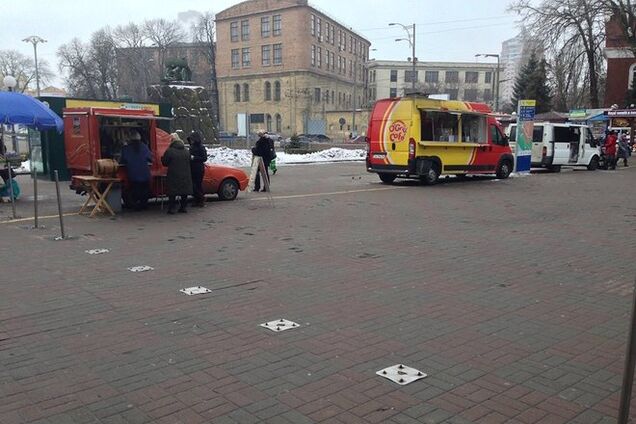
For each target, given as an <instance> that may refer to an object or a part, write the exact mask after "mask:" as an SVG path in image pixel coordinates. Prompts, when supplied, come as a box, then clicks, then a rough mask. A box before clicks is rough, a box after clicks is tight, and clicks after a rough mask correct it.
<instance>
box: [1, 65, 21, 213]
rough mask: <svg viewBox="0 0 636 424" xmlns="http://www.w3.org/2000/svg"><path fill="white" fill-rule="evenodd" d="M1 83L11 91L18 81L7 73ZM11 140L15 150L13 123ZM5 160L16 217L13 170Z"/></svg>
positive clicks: (12, 205)
mask: <svg viewBox="0 0 636 424" xmlns="http://www.w3.org/2000/svg"><path fill="white" fill-rule="evenodd" d="M2 83H3V84H4V86H5V87H7V89H8V90H9V91H13V89H14V88H15V86H16V85H17V84H18V81H17V80H16V79H15V78H14V77H12V76H11V75H7V76H5V77H4V79H3V80H2ZM0 141H2V143H3V144H4V139H3V140H0ZM11 142H12V144H13V151H14V152H17V151H18V146H17V140H16V138H15V127H14V126H13V124H11ZM3 147H4V146H3ZM3 150H4V149H3ZM5 160H6V167H7V171H8V173H9V197H11V211H12V213H13V219H16V218H17V215H16V212H15V197H14V195H13V176H12V175H11V174H12V172H13V171H12V170H11V162H9V159H8V158H7V157H6V156H5Z"/></svg>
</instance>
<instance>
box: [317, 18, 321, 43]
mask: <svg viewBox="0 0 636 424" xmlns="http://www.w3.org/2000/svg"><path fill="white" fill-rule="evenodd" d="M316 37H318V41H322V23H321V21H320V18H316Z"/></svg>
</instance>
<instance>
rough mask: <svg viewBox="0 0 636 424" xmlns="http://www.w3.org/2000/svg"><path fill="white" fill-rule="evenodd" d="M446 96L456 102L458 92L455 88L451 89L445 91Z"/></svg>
mask: <svg viewBox="0 0 636 424" xmlns="http://www.w3.org/2000/svg"><path fill="white" fill-rule="evenodd" d="M446 94H448V98H449V99H450V100H457V96H458V94H459V90H458V89H456V88H451V89H448V90H446Z"/></svg>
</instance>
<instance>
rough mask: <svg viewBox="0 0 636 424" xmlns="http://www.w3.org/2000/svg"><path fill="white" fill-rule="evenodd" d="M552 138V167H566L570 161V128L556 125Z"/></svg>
mask: <svg viewBox="0 0 636 424" xmlns="http://www.w3.org/2000/svg"><path fill="white" fill-rule="evenodd" d="M552 136H553V137H552V140H551V142H552V143H551V144H552V149H553V154H552V165H566V164H567V163H568V162H569V161H570V143H571V142H572V134H571V132H570V128H569V127H568V126H567V125H555V126H554V129H553V133H552Z"/></svg>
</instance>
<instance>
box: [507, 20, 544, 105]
mask: <svg viewBox="0 0 636 424" xmlns="http://www.w3.org/2000/svg"><path fill="white" fill-rule="evenodd" d="M533 51H534V52H536V54H537V55H538V56H539V57H543V49H542V48H541V43H540V42H539V41H538V40H536V39H533V38H532V37H531V35H530V33H529V32H528V31H527V30H526V29H525V28H522V29H521V32H520V33H519V35H517V36H516V37H514V38H511V39H509V40H506V41H504V42H503V43H502V44H501V55H500V60H501V67H502V74H501V82H500V86H499V93H500V94H499V104H500V105H503V106H504V107H505V105H507V104H510V103H511V102H512V97H513V93H514V89H515V81H516V79H517V76H518V75H519V71H520V70H521V68H523V66H524V65H525V64H526V63H527V62H528V59H530V55H531V54H532V52H533Z"/></svg>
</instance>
